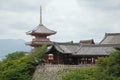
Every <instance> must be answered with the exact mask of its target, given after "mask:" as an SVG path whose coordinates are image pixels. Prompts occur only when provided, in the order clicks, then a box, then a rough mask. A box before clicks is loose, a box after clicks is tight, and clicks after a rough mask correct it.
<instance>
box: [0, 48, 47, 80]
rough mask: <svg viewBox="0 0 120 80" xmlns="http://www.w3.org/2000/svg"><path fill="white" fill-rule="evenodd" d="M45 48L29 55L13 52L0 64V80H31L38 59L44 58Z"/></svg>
mask: <svg viewBox="0 0 120 80" xmlns="http://www.w3.org/2000/svg"><path fill="white" fill-rule="evenodd" d="M46 50H47V47H46V46H43V47H41V48H38V49H36V50H35V51H34V52H32V53H30V54H29V55H26V56H25V55H24V53H23V52H15V53H12V54H9V55H8V56H6V59H4V60H3V61H2V62H0V80H31V78H32V74H33V72H34V70H35V67H36V65H37V64H38V63H39V61H40V59H42V58H43V57H44V53H45V51H46Z"/></svg>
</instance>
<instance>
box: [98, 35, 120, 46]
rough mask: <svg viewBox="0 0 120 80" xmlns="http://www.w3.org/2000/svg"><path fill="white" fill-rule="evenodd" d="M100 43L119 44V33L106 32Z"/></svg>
mask: <svg viewBox="0 0 120 80" xmlns="http://www.w3.org/2000/svg"><path fill="white" fill-rule="evenodd" d="M100 44H120V33H106V34H105V37H104V39H103V40H102V41H101V42H100Z"/></svg>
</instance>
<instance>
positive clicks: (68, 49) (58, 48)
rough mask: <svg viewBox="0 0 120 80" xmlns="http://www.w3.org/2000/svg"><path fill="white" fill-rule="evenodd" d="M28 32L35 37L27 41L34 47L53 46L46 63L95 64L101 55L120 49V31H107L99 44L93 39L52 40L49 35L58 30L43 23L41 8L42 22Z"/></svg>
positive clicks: (107, 54)
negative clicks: (76, 41) (75, 40)
mask: <svg viewBox="0 0 120 80" xmlns="http://www.w3.org/2000/svg"><path fill="white" fill-rule="evenodd" d="M27 34H28V35H31V36H34V37H35V38H34V39H32V41H31V42H28V43H26V44H27V45H30V46H32V47H34V48H37V47H40V46H42V45H47V46H51V48H50V49H49V50H48V52H47V53H46V55H47V56H46V58H45V60H46V63H51V64H71V65H78V64H95V63H96V60H97V59H98V58H99V57H107V56H109V54H110V52H112V51H114V50H115V49H120V33H106V34H105V37H104V38H103V39H102V40H101V42H100V43H98V44H96V43H95V42H94V40H93V39H90V40H81V41H80V42H79V43H74V42H73V41H70V42H52V41H50V39H49V38H48V36H50V35H54V34H56V32H55V31H53V30H50V29H48V28H46V27H45V26H44V25H43V24H42V9H41V8H40V24H39V25H38V26H37V27H36V28H34V29H33V30H31V31H28V32H27Z"/></svg>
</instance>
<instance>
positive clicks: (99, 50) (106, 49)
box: [73, 44, 120, 56]
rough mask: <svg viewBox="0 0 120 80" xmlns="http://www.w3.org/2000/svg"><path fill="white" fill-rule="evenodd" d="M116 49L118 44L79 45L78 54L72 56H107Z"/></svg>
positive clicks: (119, 45)
mask: <svg viewBox="0 0 120 80" xmlns="http://www.w3.org/2000/svg"><path fill="white" fill-rule="evenodd" d="M116 47H120V44H97V45H81V47H80V48H79V50H78V52H76V53H73V55H81V56H82V55H83V56H84V55H99V56H101V55H109V53H110V52H112V51H114V50H115V48H116Z"/></svg>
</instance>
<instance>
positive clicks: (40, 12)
mask: <svg viewBox="0 0 120 80" xmlns="http://www.w3.org/2000/svg"><path fill="white" fill-rule="evenodd" d="M40 24H42V6H40Z"/></svg>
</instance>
